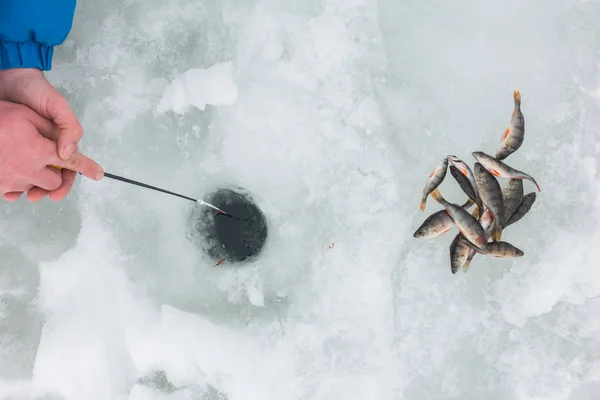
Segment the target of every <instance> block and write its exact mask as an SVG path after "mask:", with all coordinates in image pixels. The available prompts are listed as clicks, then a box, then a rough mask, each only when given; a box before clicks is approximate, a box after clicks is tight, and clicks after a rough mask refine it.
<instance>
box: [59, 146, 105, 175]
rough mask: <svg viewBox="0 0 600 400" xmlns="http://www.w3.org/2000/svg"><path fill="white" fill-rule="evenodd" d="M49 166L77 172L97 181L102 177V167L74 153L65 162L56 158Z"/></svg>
mask: <svg viewBox="0 0 600 400" xmlns="http://www.w3.org/2000/svg"><path fill="white" fill-rule="evenodd" d="M51 165H56V166H57V167H61V168H66V169H70V170H71V171H75V172H79V173H81V174H82V175H84V176H86V177H88V178H90V179H94V180H97V181H99V180H100V179H102V178H103V177H104V170H103V169H102V167H101V166H100V165H98V163H96V162H95V161H94V160H92V159H91V158H88V157H86V156H84V155H83V154H81V153H79V152H77V153H74V154H73V155H72V156H71V158H69V160H67V161H63V160H61V159H60V158H58V157H57V159H56V160H55V161H54V162H52V163H51Z"/></svg>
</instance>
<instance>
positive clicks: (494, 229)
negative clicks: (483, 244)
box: [492, 226, 498, 242]
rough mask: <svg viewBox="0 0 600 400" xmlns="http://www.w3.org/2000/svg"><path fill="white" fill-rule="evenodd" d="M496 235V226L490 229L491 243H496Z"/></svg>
mask: <svg viewBox="0 0 600 400" xmlns="http://www.w3.org/2000/svg"><path fill="white" fill-rule="evenodd" d="M497 234H498V231H497V229H496V226H494V227H493V228H492V241H494V242H496V241H497V240H496V235H497Z"/></svg>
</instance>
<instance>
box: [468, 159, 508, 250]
mask: <svg viewBox="0 0 600 400" xmlns="http://www.w3.org/2000/svg"><path fill="white" fill-rule="evenodd" d="M474 172H475V182H477V190H478V191H479V196H480V197H481V201H482V202H483V204H484V205H485V206H486V207H488V208H489V209H490V211H491V212H492V215H493V217H494V222H493V225H492V240H494V241H496V240H500V239H501V237H502V225H503V224H502V222H503V221H504V201H503V200H502V189H501V188H500V184H499V183H498V181H497V180H496V178H494V176H493V175H492V174H491V173H489V172H488V171H487V170H486V169H485V168H484V167H483V165H481V164H480V163H478V162H476V163H475V171H474Z"/></svg>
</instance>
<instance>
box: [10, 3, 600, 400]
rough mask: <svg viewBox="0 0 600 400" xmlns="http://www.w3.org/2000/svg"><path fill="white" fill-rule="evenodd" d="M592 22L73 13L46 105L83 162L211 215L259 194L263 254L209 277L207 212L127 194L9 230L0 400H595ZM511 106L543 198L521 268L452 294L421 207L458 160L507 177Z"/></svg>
mask: <svg viewBox="0 0 600 400" xmlns="http://www.w3.org/2000/svg"><path fill="white" fill-rule="evenodd" d="M599 12H600V8H599V5H598V3H597V2H580V1H576V0H566V1H565V0H549V1H544V2H542V1H533V2H526V3H524V2H520V1H517V0H508V1H504V2H491V3H490V2H486V3H485V4H484V3H480V2H475V1H473V0H462V1H459V2H453V3H452V4H450V3H447V2H444V1H441V0H435V1H433V2H428V3H423V2H410V1H401V2H398V1H391V0H383V1H379V2H376V1H373V0H351V1H348V0H345V1H342V0H311V1H303V2H298V1H293V0H289V1H288V0H284V1H273V0H262V1H260V0H252V1H239V0H225V1H219V2H217V1H206V2H192V1H189V0H163V1H160V2H159V1H155V0H152V1H135V0H132V1H128V2H115V1H111V2H105V3H102V5H101V7H99V3H98V4H94V3H93V2H88V3H83V2H82V3H81V4H78V7H77V12H76V18H75V22H74V26H73V30H72V32H71V34H70V35H69V39H68V42H67V43H66V44H65V46H63V47H61V48H58V49H57V50H56V52H55V54H56V59H55V67H54V70H53V71H52V72H51V73H49V74H48V77H49V79H50V80H51V81H52V82H53V83H54V84H55V85H57V86H58V87H59V88H60V89H61V90H62V91H63V92H64V93H66V95H67V97H68V98H69V100H70V101H71V103H72V104H73V107H74V109H75V110H76V112H77V113H78V116H79V118H80V120H81V122H82V125H83V126H84V129H85V136H84V139H83V141H82V143H81V146H80V147H81V149H82V151H84V152H85V154H87V155H88V156H90V157H93V158H94V159H96V160H97V161H98V162H99V163H100V164H101V165H102V166H103V167H104V168H105V169H106V170H107V171H108V172H112V173H115V174H119V175H123V176H126V177H129V178H131V179H137V180H140V181H142V182H146V183H149V184H152V185H156V186H160V187H164V188H166V189H169V190H173V191H176V192H181V193H184V194H186V195H189V196H190V197H193V198H204V196H205V195H206V194H207V193H210V192H211V191H213V190H215V189H217V188H220V187H234V186H240V187H242V188H243V189H244V190H247V191H248V192H250V193H251V194H252V195H253V196H254V198H255V201H256V202H257V204H258V205H259V206H260V207H261V209H262V210H263V211H264V212H265V214H266V216H267V219H268V223H269V239H268V242H267V244H266V247H265V248H264V250H263V252H262V253H261V256H260V258H258V259H257V260H256V261H254V262H252V263H250V264H249V265H246V266H244V267H240V268H237V267H234V266H228V265H226V264H223V265H222V266H220V267H216V266H215V262H214V260H211V259H208V258H207V257H206V255H204V254H202V252H201V251H200V250H199V247H198V246H197V245H196V243H194V241H193V240H192V236H191V234H190V221H189V218H190V215H191V211H192V210H193V207H196V205H194V204H193V203H191V202H188V201H185V200H182V199H178V198H175V197H171V196H167V195H164V194H161V193H156V192H152V191H148V190H145V189H142V188H139V187H134V186H131V185H126V184H124V183H122V182H117V181H113V180H109V179H105V180H103V181H101V182H94V181H90V180H85V179H78V182H77V185H76V187H75V188H74V190H73V193H72V194H71V195H70V196H69V198H68V199H67V200H66V201H64V202H60V203H52V202H49V201H43V202H41V203H39V204H28V203H27V202H26V201H20V202H17V203H15V204H3V205H2V208H0V227H1V228H2V229H1V230H0V274H1V275H0V276H1V277H0V399H4V398H6V399H19V400H21V399H23V400H33V399H42V398H47V399H62V400H71V399H83V398H85V399H89V400H96V399H98V400H104V399H110V400H147V399H157V400H158V399H161V400H162V399H169V400H183V399H192V398H194V399H198V398H200V399H227V400H237V399H244V400H252V399H260V400H268V399H307V398H310V399H338V398H339V399H381V400H388V399H389V400H397V399H423V398H427V399H433V398H443V399H472V398H485V399H507V398H510V399H544V400H547V399H552V400H553V399H565V400H581V399H583V400H586V399H593V398H595V397H594V396H595V393H596V392H597V389H598V388H599V387H600V384H599V380H600V373H599V372H600V350H599V349H600V335H599V334H598V333H599V332H600V316H599V315H598V313H597V309H598V305H599V304H600V285H599V284H598V283H597V282H600V269H598V259H600V254H599V250H598V246H597V243H598V242H599V241H600V229H599V228H598V226H600V224H599V221H600V201H598V199H600V182H599V181H598V176H597V172H596V171H597V170H598V167H599V165H598V152H597V149H598V148H599V146H600V140H599V137H598V135H597V132H598V129H599V128H600V111H598V110H600V107H599V106H600V100H599V99H598V96H597V93H599V92H600V71H599V70H598V65H600V53H599V52H598V51H597V48H596V46H595V44H596V42H597V40H596V38H597V37H598V35H600V28H599V27H598V25H597V21H596V20H597V18H596V16H597V15H598V13H599ZM515 89H518V90H520V92H521V94H522V97H523V106H522V107H523V112H524V114H525V118H526V137H525V142H524V144H523V147H522V148H521V149H520V150H519V151H518V152H517V153H516V154H514V155H511V156H510V157H509V158H508V159H507V160H506V162H507V163H509V165H511V166H513V167H514V168H516V169H519V170H522V171H524V172H527V173H529V174H531V175H532V176H533V177H535V178H536V180H537V181H538V182H539V183H540V186H541V187H542V188H543V192H541V193H538V198H537V201H536V203H535V204H534V206H533V208H532V210H531V211H530V213H529V214H528V215H527V216H525V217H524V218H523V219H522V220H521V221H520V222H519V223H517V224H515V225H514V226H511V227H509V228H508V229H507V230H506V232H504V234H503V240H506V241H509V242H510V243H512V244H514V245H515V246H517V247H519V248H520V249H522V250H523V251H524V252H525V256H524V257H521V258H519V259H495V258H492V257H484V256H481V255H478V256H476V257H475V259H474V260H473V262H472V265H471V268H470V270H469V272H468V273H467V274H462V273H459V274H457V275H452V274H451V272H450V266H449V259H448V246H449V244H450V242H451V240H452V238H453V236H454V232H455V231H452V232H451V233H448V234H446V235H445V236H444V237H442V238H438V239H433V240H422V241H420V240H416V239H414V238H413V237H412V233H413V232H414V230H415V229H416V228H417V227H418V226H419V224H420V223H421V222H422V221H423V220H424V219H425V218H426V217H427V215H429V214H430V213H433V212H434V211H437V210H438V209H440V207H439V206H438V205H437V204H435V202H434V201H432V200H431V199H430V200H429V201H428V202H427V203H428V205H427V209H426V211H425V212H424V213H421V212H420V211H419V209H418V202H419V199H420V192H421V189H422V187H423V185H424V184H425V181H426V179H427V176H428V174H429V173H430V172H431V169H432V168H433V167H434V166H435V165H436V164H437V162H439V159H440V158H441V157H443V156H445V155H448V154H455V155H456V156H458V157H461V158H463V159H465V160H468V162H469V163H470V164H472V161H473V160H472V158H471V152H472V151H475V150H481V151H485V152H486V153H488V154H490V153H493V152H494V151H495V149H496V146H497V145H498V144H499V141H500V137H501V135H502V133H503V132H504V130H505V129H506V127H507V124H508V121H509V119H510V114H511V112H512V106H513V105H512V93H513V90H515ZM502 183H504V182H502ZM534 190H535V188H534V186H533V185H531V184H530V182H526V183H525V191H526V193H528V192H531V191H534ZM441 191H442V193H443V194H444V197H446V198H447V199H449V200H452V201H455V202H460V201H462V199H463V197H462V196H463V195H462V194H461V193H460V191H459V190H458V189H456V185H455V184H454V182H451V181H450V182H444V184H443V185H442V187H441ZM332 243H334V245H333V246H332Z"/></svg>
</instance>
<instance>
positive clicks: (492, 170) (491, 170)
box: [490, 168, 500, 176]
mask: <svg viewBox="0 0 600 400" xmlns="http://www.w3.org/2000/svg"><path fill="white" fill-rule="evenodd" d="M490 172H491V173H492V175H494V176H500V172H498V170H495V169H494V168H490Z"/></svg>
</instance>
